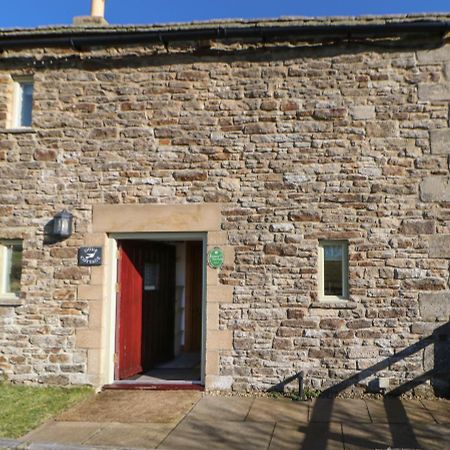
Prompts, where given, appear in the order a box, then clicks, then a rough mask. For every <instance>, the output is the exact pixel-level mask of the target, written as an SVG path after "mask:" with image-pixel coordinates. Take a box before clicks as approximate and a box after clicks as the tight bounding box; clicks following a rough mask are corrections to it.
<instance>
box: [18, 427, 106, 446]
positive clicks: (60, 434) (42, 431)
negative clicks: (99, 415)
mask: <svg viewBox="0 0 450 450" xmlns="http://www.w3.org/2000/svg"><path fill="white" fill-rule="evenodd" d="M102 427H103V424H101V423H92V422H48V423H46V424H44V425H42V426H40V427H39V428H37V429H36V430H34V431H31V432H30V433H28V434H26V435H25V436H23V437H21V438H20V440H21V441H23V442H33V443H36V442H38V443H39V442H52V443H58V444H82V443H83V442H85V441H86V440H87V439H89V438H90V437H92V436H93V435H94V434H95V433H97V432H98V431H99V430H101V428H102Z"/></svg>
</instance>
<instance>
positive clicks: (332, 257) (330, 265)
mask: <svg viewBox="0 0 450 450" xmlns="http://www.w3.org/2000/svg"><path fill="white" fill-rule="evenodd" d="M343 256H344V252H343V247H342V245H324V247H323V262H324V264H323V272H324V274H323V281H324V283H323V289H324V294H325V295H337V296H339V297H342V296H343V295H344V292H343V287H344V286H343V283H342V281H343V280H342V275H343V273H342V269H343V264H344V261H343Z"/></svg>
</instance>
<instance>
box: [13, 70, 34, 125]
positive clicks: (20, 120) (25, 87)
mask: <svg viewBox="0 0 450 450" xmlns="http://www.w3.org/2000/svg"><path fill="white" fill-rule="evenodd" d="M13 95H14V97H13V109H12V120H11V128H30V127H31V115H32V108H33V80H32V79H31V78H15V79H14V94H13Z"/></svg>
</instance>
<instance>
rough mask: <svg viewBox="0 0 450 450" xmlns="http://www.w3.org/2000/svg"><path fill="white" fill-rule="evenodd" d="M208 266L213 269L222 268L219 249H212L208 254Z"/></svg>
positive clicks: (220, 250) (221, 256)
mask: <svg viewBox="0 0 450 450" xmlns="http://www.w3.org/2000/svg"><path fill="white" fill-rule="evenodd" d="M208 264H209V267H211V268H213V269H219V268H220V267H222V266H223V251H222V249H221V248H219V247H214V248H212V249H211V250H210V251H209V253H208Z"/></svg>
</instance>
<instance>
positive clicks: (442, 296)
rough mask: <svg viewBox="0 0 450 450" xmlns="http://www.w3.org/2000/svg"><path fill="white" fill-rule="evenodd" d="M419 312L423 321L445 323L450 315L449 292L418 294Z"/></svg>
mask: <svg viewBox="0 0 450 450" xmlns="http://www.w3.org/2000/svg"><path fill="white" fill-rule="evenodd" d="M419 311H420V315H421V316H422V319H423V320H426V321H431V322H434V321H447V320H448V319H449V314H450V292H433V293H423V294H420V296H419Z"/></svg>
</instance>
